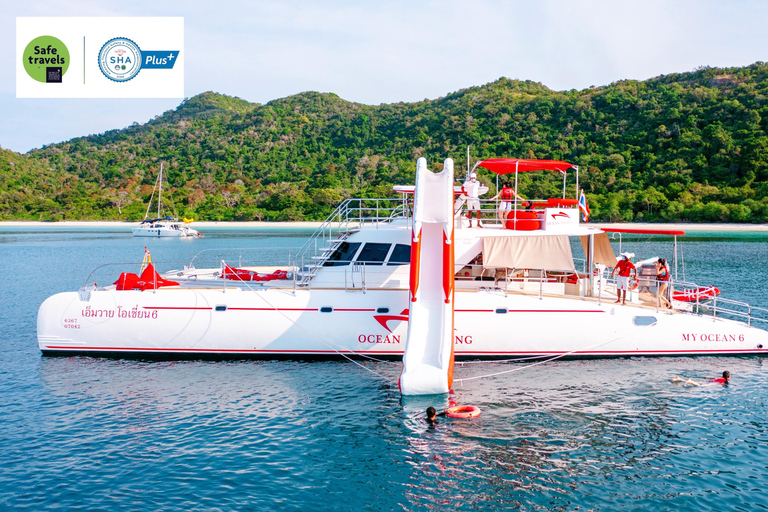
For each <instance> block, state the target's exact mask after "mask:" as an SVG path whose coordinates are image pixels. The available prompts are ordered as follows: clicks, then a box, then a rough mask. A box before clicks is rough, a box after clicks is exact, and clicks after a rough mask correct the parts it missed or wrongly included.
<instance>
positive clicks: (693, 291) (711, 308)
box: [669, 281, 768, 327]
mask: <svg viewBox="0 0 768 512" xmlns="http://www.w3.org/2000/svg"><path fill="white" fill-rule="evenodd" d="M703 288H704V287H701V286H699V285H697V284H696V283H689V282H685V281H672V282H671V284H670V287H669V291H670V293H672V292H673V291H674V292H678V293H680V292H682V294H683V295H685V294H687V295H688V296H689V297H690V298H691V299H692V300H690V301H689V302H688V303H689V304H690V310H691V312H693V313H697V314H700V315H710V316H712V317H713V318H718V317H720V318H728V319H731V320H739V321H741V322H744V323H746V324H747V325H748V326H750V327H751V326H752V323H753V322H756V323H760V324H768V309H766V308H760V307H756V306H752V305H750V304H749V303H747V302H743V301H738V300H733V299H728V298H726V297H721V296H720V295H719V294H716V295H712V296H706V295H703V294H701V293H697V292H698V291H699V290H702V289H703Z"/></svg>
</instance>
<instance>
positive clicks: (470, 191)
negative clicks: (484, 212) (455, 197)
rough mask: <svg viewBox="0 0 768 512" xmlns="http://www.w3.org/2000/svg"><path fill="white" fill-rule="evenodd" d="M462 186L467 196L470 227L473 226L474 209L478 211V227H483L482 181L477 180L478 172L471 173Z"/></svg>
mask: <svg viewBox="0 0 768 512" xmlns="http://www.w3.org/2000/svg"><path fill="white" fill-rule="evenodd" d="M461 188H462V191H463V192H464V194H465V195H466V196H467V216H468V217H469V227H472V210H474V211H476V212H477V227H479V228H481V227H483V226H482V225H481V224H480V182H479V181H477V174H475V173H472V174H470V175H469V181H465V182H464V184H463V185H462V186H461Z"/></svg>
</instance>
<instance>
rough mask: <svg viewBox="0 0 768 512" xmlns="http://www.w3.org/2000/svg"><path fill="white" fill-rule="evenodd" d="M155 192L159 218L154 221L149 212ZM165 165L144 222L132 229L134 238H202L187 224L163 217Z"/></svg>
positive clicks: (161, 169) (150, 200)
mask: <svg viewBox="0 0 768 512" xmlns="http://www.w3.org/2000/svg"><path fill="white" fill-rule="evenodd" d="M155 191H157V217H156V218H154V219H150V218H149V211H150V209H151V208H152V199H154V197H155ZM162 195H163V164H162V163H161V164H160V174H158V176H157V182H155V188H154V189H152V196H150V198H149V204H148V205H147V212H146V213H145V214H144V220H142V221H141V224H139V225H138V226H137V227H135V228H133V229H131V231H133V236H151V237H155V238H157V237H190V236H192V237H194V236H200V233H199V232H198V231H196V230H194V229H192V228H190V227H189V226H187V224H186V223H185V222H181V221H179V220H178V219H177V218H175V217H171V216H162V214H161V212H162V211H163V200H162Z"/></svg>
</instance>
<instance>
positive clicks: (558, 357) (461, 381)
mask: <svg viewBox="0 0 768 512" xmlns="http://www.w3.org/2000/svg"><path fill="white" fill-rule="evenodd" d="M646 327H649V326H647V325H644V326H643V328H646ZM626 336H627V335H626V334H623V335H621V336H617V337H616V338H613V339H612V340H608V341H604V342H601V343H597V344H595V345H592V346H589V347H584V348H581V349H577V350H571V351H570V352H564V353H562V354H558V355H556V356H553V357H551V358H549V359H546V360H544V361H539V362H538V363H533V364H529V365H526V366H522V367H520V368H512V369H511V370H505V371H503V372H496V373H489V374H487V375H478V376H476V377H467V378H464V379H455V380H454V382H458V383H459V384H463V383H464V381H468V380H477V379H485V378H488V377H495V376H497V375H504V374H505V373H512V372H519V371H522V370H527V369H529V368H533V367H534V366H540V365H542V364H544V363H551V362H552V361H556V360H558V359H561V358H563V357H565V356H568V355H571V354H575V353H576V352H581V351H584V350H590V349H593V348H597V347H600V346H602V345H607V344H608V343H613V342H614V341H616V340H620V339H621V338H624V337H626ZM536 357H545V356H536Z"/></svg>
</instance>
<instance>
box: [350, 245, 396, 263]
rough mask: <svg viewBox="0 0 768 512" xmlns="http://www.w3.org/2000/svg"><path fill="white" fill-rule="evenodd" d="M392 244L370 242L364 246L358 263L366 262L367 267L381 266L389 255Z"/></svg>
mask: <svg viewBox="0 0 768 512" xmlns="http://www.w3.org/2000/svg"><path fill="white" fill-rule="evenodd" d="M390 247H391V245H390V244H376V243H373V242H368V243H367V244H365V245H364V246H363V250H362V251H360V255H359V256H358V257H357V261H358V262H360V261H364V262H365V264H366V265H381V264H382V263H384V260H385V259H386V257H387V253H389V248H390Z"/></svg>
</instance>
